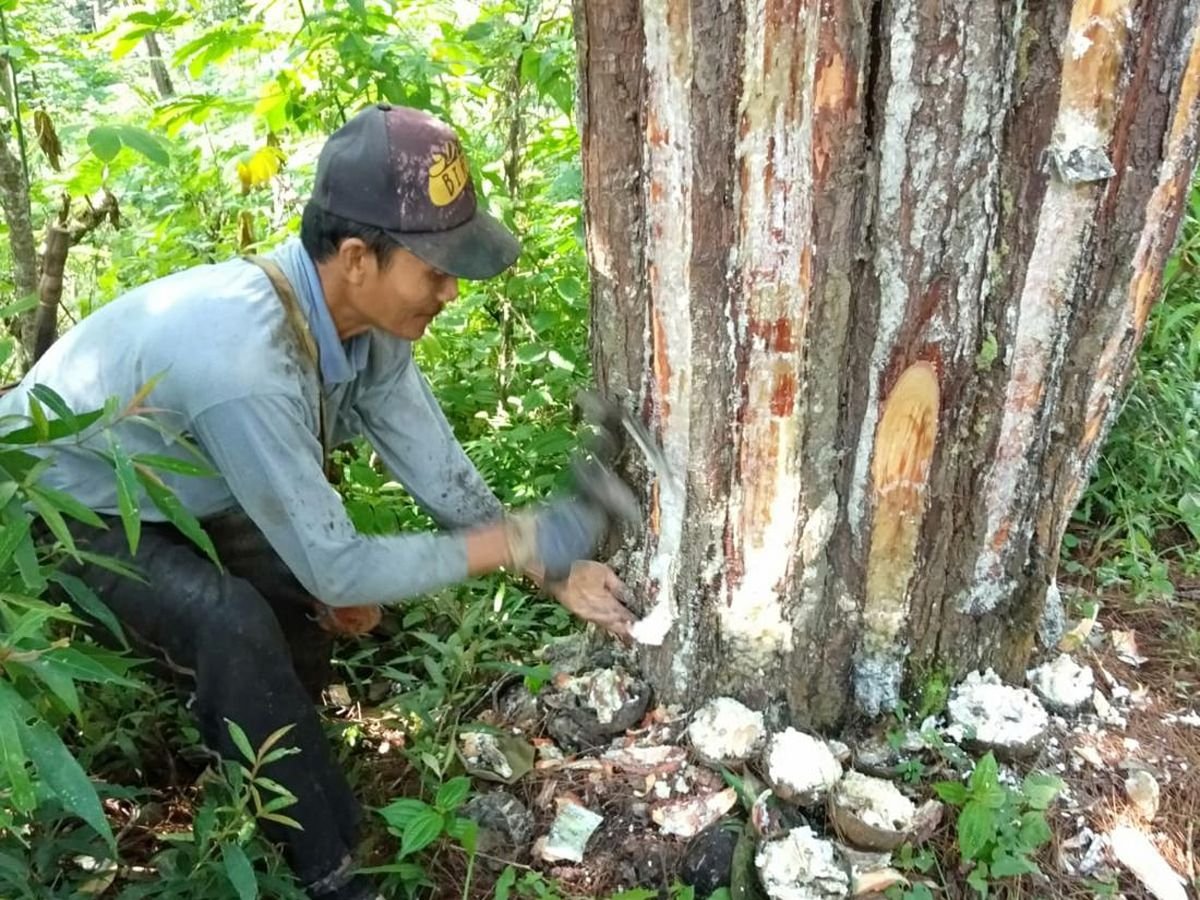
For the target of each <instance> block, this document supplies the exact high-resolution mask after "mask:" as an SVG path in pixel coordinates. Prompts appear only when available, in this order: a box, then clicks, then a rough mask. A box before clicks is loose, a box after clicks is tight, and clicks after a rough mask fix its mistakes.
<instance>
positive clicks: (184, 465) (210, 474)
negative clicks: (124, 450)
mask: <svg viewBox="0 0 1200 900" xmlns="http://www.w3.org/2000/svg"><path fill="white" fill-rule="evenodd" d="M193 452H195V451H193ZM133 461H134V462H135V463H138V464H139V465H143V466H147V467H149V468H151V469H159V470H162V471H164V472H175V473H176V474H179V475H194V476H197V477H204V478H214V477H216V474H217V473H216V472H215V471H214V470H213V468H212V466H209V465H205V464H204V463H203V462H192V461H190V460H186V459H180V458H179V457H178V456H163V455H161V454H158V453H139V454H137V456H135V457H133Z"/></svg>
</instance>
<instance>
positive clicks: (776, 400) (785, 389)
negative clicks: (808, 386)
mask: <svg viewBox="0 0 1200 900" xmlns="http://www.w3.org/2000/svg"><path fill="white" fill-rule="evenodd" d="M795 407H796V376H795V374H794V373H792V372H776V373H775V376H774V378H773V379H772V385H771V415H773V416H778V417H779V418H781V419H786V418H790V417H791V416H792V414H793V413H794V412H795Z"/></svg>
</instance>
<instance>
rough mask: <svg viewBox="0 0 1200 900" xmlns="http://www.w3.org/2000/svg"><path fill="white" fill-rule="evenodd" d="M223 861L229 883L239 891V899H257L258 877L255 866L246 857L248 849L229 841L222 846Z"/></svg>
mask: <svg viewBox="0 0 1200 900" xmlns="http://www.w3.org/2000/svg"><path fill="white" fill-rule="evenodd" d="M221 861H222V862H223V863H224V865H225V875H226V877H227V878H228V879H229V883H230V884H232V885H233V889H234V890H235V891H237V895H238V900H255V898H256V897H258V879H257V878H256V877H255V876H254V867H253V866H252V865H250V860H249V859H247V858H246V851H244V850H243V849H242V848H241V847H239V846H238V845H237V844H232V843H227V844H225V845H224V846H223V847H222V848H221Z"/></svg>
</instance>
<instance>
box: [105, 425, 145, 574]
mask: <svg viewBox="0 0 1200 900" xmlns="http://www.w3.org/2000/svg"><path fill="white" fill-rule="evenodd" d="M108 437H109V448H110V449H111V450H112V456H113V472H114V474H115V475H116V478H117V511H118V512H120V514H121V525H122V527H124V529H125V539H126V540H127V541H128V542H129V552H130V553H131V554H133V555H134V556H136V555H137V550H138V544H139V542H140V541H141V537H142V510H141V507H140V506H139V505H138V484H137V474H136V473H135V472H134V470H133V462H132V461H131V460H130V459H129V454H128V453H126V452H125V448H124V447H122V446H121V442H120V441H118V440H117V438H116V436H115V435H114V434H113V433H112V432H111V431H110V432H109V435H108Z"/></svg>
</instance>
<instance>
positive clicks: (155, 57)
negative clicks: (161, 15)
mask: <svg viewBox="0 0 1200 900" xmlns="http://www.w3.org/2000/svg"><path fill="white" fill-rule="evenodd" d="M144 43H145V45H146V55H147V56H148V57H149V58H150V74H151V75H153V76H154V86H155V87H156V88H158V96H159V97H160V98H161V99H163V100H169V99H170V98H171V97H174V96H175V85H174V83H172V81H171V73H170V71H169V70H168V69H167V64H166V63H165V62H163V55H162V50H161V49H160V48H159V46H158V35H157V34H155V33H154V32H153V31H151V32H150V33H149V34H147V35H146V39H145V41H144Z"/></svg>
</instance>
